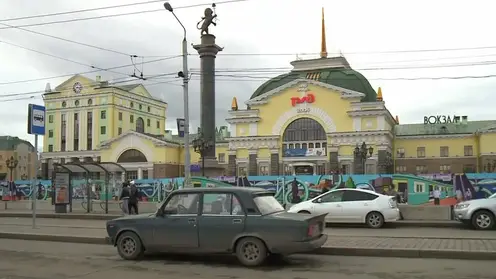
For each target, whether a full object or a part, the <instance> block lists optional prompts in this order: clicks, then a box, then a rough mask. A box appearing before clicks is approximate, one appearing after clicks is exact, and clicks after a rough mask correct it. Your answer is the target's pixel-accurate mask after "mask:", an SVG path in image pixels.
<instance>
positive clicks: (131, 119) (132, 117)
mask: <svg viewBox="0 0 496 279" xmlns="http://www.w3.org/2000/svg"><path fill="white" fill-rule="evenodd" d="M129 122H131V123H134V115H130V116H129Z"/></svg>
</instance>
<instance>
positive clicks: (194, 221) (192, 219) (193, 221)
mask: <svg viewBox="0 0 496 279" xmlns="http://www.w3.org/2000/svg"><path fill="white" fill-rule="evenodd" d="M188 223H189V224H195V223H196V219H195V218H189V219H188Z"/></svg>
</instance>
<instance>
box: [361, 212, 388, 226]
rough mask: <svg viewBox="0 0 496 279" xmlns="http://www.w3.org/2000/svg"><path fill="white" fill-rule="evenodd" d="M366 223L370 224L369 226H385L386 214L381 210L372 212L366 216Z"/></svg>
mask: <svg viewBox="0 0 496 279" xmlns="http://www.w3.org/2000/svg"><path fill="white" fill-rule="evenodd" d="M365 224H367V226H369V228H373V229H378V228H381V227H382V226H384V216H382V214H381V213H379V212H375V211H374V212H370V213H369V214H367V217H365Z"/></svg>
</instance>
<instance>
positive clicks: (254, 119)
mask: <svg viewBox="0 0 496 279" xmlns="http://www.w3.org/2000/svg"><path fill="white" fill-rule="evenodd" d="M260 120H261V118H260V117H236V118H226V122H227V123H229V124H238V123H257V122H260Z"/></svg>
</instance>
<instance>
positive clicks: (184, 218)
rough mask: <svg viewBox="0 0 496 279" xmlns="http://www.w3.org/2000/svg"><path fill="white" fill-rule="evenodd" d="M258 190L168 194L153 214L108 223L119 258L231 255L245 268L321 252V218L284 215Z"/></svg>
mask: <svg viewBox="0 0 496 279" xmlns="http://www.w3.org/2000/svg"><path fill="white" fill-rule="evenodd" d="M273 195H274V194H273V193H271V192H269V191H266V190H264V189H260V188H252V187H249V188H245V187H243V188H240V187H229V188H190V189H181V190H177V191H174V192H172V193H171V194H170V195H169V197H168V198H167V200H165V201H164V203H163V204H162V205H161V206H160V207H159V209H158V210H157V212H156V213H153V214H142V215H134V216H133V215H131V216H125V217H121V218H118V219H114V220H111V221H108V222H107V233H108V235H109V238H110V240H111V243H112V244H113V245H114V246H116V247H117V251H118V253H119V255H120V256H121V257H122V258H124V259H126V260H135V259H139V258H141V257H142V256H143V255H144V252H173V253H234V254H235V255H236V256H237V258H238V259H239V261H240V262H241V263H242V264H243V265H246V266H257V265H260V264H262V263H263V262H264V261H265V259H266V258H267V256H269V255H271V254H272V255H274V254H275V255H288V254H293V253H298V252H305V251H311V250H314V249H317V248H320V247H321V246H322V245H324V243H325V242H326V240H327V235H325V234H324V233H323V231H324V227H325V226H324V222H325V215H326V214H325V213H321V214H317V215H302V214H294V213H288V212H286V211H285V210H284V208H283V207H282V206H281V204H279V202H278V201H277V200H276V199H275V198H274V196H273Z"/></svg>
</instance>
